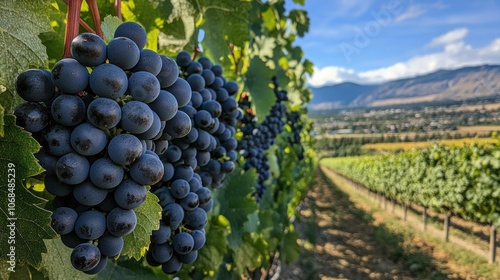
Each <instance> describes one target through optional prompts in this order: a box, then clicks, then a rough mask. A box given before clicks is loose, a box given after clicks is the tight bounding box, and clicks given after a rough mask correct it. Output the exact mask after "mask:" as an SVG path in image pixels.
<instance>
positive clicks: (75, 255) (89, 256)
mask: <svg viewBox="0 0 500 280" xmlns="http://www.w3.org/2000/svg"><path fill="white" fill-rule="evenodd" d="M100 260H101V252H99V249H98V248H97V247H96V246H94V245H93V244H91V243H83V244H80V245H78V246H76V247H75V248H74V249H73V251H72V252H71V264H72V265H73V267H74V268H76V269H78V270H80V271H89V270H91V269H93V268H95V267H96V266H97V265H98V264H99V261H100Z"/></svg>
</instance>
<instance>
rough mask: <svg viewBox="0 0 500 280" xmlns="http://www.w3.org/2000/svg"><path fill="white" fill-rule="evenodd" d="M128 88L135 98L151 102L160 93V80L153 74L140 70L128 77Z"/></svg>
mask: <svg viewBox="0 0 500 280" xmlns="http://www.w3.org/2000/svg"><path fill="white" fill-rule="evenodd" d="M128 90H129V92H130V95H132V98H134V99H135V100H138V101H142V102H144V103H150V102H152V101H154V100H155V99H156V98H157V97H158V95H159V94H160V82H159V81H158V79H157V78H156V77H155V76H154V75H153V74H151V73H149V72H146V71H139V72H135V73H134V74H132V75H131V76H130V78H129V79H128Z"/></svg>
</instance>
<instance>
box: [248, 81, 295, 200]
mask: <svg viewBox="0 0 500 280" xmlns="http://www.w3.org/2000/svg"><path fill="white" fill-rule="evenodd" d="M272 82H273V86H274V89H273V90H274V94H275V96H276V103H275V104H274V105H273V107H272V108H271V111H270V113H269V115H267V116H266V118H265V119H264V121H263V122H262V123H261V124H259V125H258V124H257V120H256V118H255V114H254V113H253V111H252V109H251V102H250V100H249V96H248V95H242V96H241V98H240V101H239V106H240V108H242V109H243V111H244V112H245V114H244V116H243V118H242V120H241V132H242V133H243V137H242V139H241V140H240V141H239V143H238V149H239V151H240V153H241V154H243V157H244V158H245V163H244V164H243V169H244V170H248V169H250V168H256V169H257V173H258V178H257V185H256V186H255V191H254V195H255V198H256V200H257V201H260V200H261V199H262V197H263V196H264V193H265V190H266V186H265V182H266V180H267V179H269V178H270V176H271V174H270V173H269V164H268V157H267V156H266V155H265V153H264V152H265V150H267V149H269V148H270V147H271V146H272V145H273V144H274V143H275V139H276V137H277V136H278V135H279V134H280V133H281V132H282V131H283V129H284V125H285V122H284V121H283V118H284V117H285V115H286V106H285V104H284V103H283V102H284V101H287V100H288V97H287V92H286V91H284V90H279V86H278V82H277V79H276V77H273V79H272Z"/></svg>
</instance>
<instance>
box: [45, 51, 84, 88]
mask: <svg viewBox="0 0 500 280" xmlns="http://www.w3.org/2000/svg"><path fill="white" fill-rule="evenodd" d="M52 81H53V82H54V85H55V86H56V87H58V88H59V89H60V90H62V91H63V92H64V93H68V94H76V93H79V92H80V91H83V90H85V88H86V87H87V84H88V81H89V72H88V71H87V68H85V66H83V65H81V64H80V63H79V62H78V61H76V59H73V58H63V59H61V60H59V61H58V62H56V64H54V67H53V68H52Z"/></svg>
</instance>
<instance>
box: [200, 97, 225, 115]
mask: <svg viewBox="0 0 500 280" xmlns="http://www.w3.org/2000/svg"><path fill="white" fill-rule="evenodd" d="M201 109H202V110H205V111H208V112H209V113H210V115H212V117H213V118H218V117H219V116H220V115H221V114H222V106H221V105H220V103H219V102H217V101H215V100H209V101H204V102H203V104H201Z"/></svg>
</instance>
